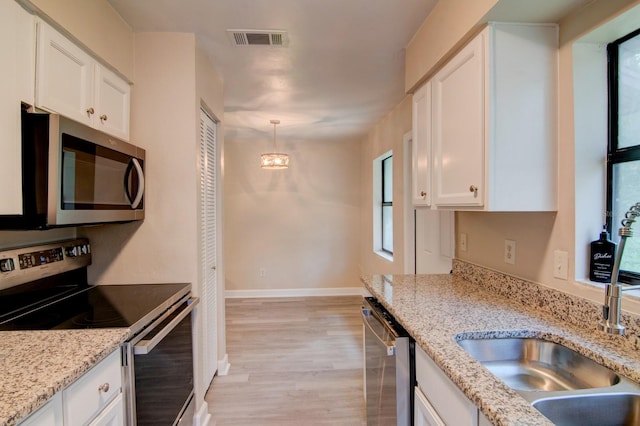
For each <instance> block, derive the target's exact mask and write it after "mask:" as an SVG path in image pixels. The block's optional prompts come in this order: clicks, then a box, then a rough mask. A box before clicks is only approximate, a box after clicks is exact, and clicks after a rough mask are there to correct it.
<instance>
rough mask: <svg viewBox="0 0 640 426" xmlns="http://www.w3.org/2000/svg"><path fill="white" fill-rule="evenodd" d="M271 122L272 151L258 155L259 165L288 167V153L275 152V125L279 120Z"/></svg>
mask: <svg viewBox="0 0 640 426" xmlns="http://www.w3.org/2000/svg"><path fill="white" fill-rule="evenodd" d="M271 124H273V152H268V153H266V154H262V155H261V156H260V167H262V168H263V169H270V170H280V169H288V168H289V155H287V154H284V153H281V152H277V150H278V149H277V147H276V126H277V125H278V124H280V120H271Z"/></svg>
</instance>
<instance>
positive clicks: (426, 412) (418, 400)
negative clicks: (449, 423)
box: [413, 386, 445, 426]
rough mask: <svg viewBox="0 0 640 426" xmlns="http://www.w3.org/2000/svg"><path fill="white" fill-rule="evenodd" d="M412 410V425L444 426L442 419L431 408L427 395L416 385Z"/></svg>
mask: <svg viewBox="0 0 640 426" xmlns="http://www.w3.org/2000/svg"><path fill="white" fill-rule="evenodd" d="M413 405H414V410H413V424H414V426H445V424H444V422H443V421H442V419H441V418H440V417H439V416H438V413H436V410H434V409H433V407H432V406H431V404H430V403H429V401H428V400H427V397H426V396H424V394H423V393H422V391H421V390H420V388H419V387H417V386H416V388H415V393H414V404H413Z"/></svg>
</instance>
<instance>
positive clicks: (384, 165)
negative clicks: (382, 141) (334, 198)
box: [373, 151, 393, 261]
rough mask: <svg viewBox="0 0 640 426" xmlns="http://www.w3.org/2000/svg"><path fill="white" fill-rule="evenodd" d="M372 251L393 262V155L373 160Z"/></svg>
mask: <svg viewBox="0 0 640 426" xmlns="http://www.w3.org/2000/svg"><path fill="white" fill-rule="evenodd" d="M373 251H374V252H375V253H376V254H378V255H379V256H381V257H383V258H385V259H387V260H390V261H393V155H392V151H387V152H385V153H384V154H382V155H381V156H379V157H378V158H376V159H375V160H373Z"/></svg>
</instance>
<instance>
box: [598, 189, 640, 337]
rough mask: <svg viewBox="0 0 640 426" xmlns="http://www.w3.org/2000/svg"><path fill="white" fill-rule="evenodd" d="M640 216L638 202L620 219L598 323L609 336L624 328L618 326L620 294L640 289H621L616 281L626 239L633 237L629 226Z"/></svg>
mask: <svg viewBox="0 0 640 426" xmlns="http://www.w3.org/2000/svg"><path fill="white" fill-rule="evenodd" d="M638 216H640V202H638V203H635V204H634V205H633V206H631V207H630V208H629V211H627V212H626V213H625V215H624V219H622V228H620V230H619V231H618V235H620V244H619V245H618V253H617V254H616V259H615V262H614V264H613V272H612V274H611V283H610V284H607V287H606V289H605V297H604V306H602V321H600V329H601V330H602V331H606V332H607V333H609V334H620V335H622V334H624V330H625V326H624V325H622V324H620V311H621V304H622V303H621V302H622V292H623V291H626V290H635V289H640V285H631V286H626V287H622V284H621V283H620V281H618V278H619V274H620V261H621V260H622V252H623V251H624V245H625V242H626V241H627V238H629V237H631V236H633V232H632V231H631V225H633V222H635V221H636V217H638Z"/></svg>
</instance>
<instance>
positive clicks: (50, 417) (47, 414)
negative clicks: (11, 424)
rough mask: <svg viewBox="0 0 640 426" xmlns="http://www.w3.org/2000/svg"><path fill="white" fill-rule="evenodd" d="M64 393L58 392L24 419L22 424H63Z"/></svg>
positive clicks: (22, 425)
mask: <svg viewBox="0 0 640 426" xmlns="http://www.w3.org/2000/svg"><path fill="white" fill-rule="evenodd" d="M63 424H64V423H63V422H62V394H61V393H57V394H55V395H54V396H53V398H51V399H50V400H49V401H48V402H47V403H46V404H44V405H43V406H42V407H40V408H38V410H37V411H36V412H34V413H32V414H31V415H30V416H29V417H27V418H26V419H24V420H23V421H22V422H21V423H20V426H63Z"/></svg>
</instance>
